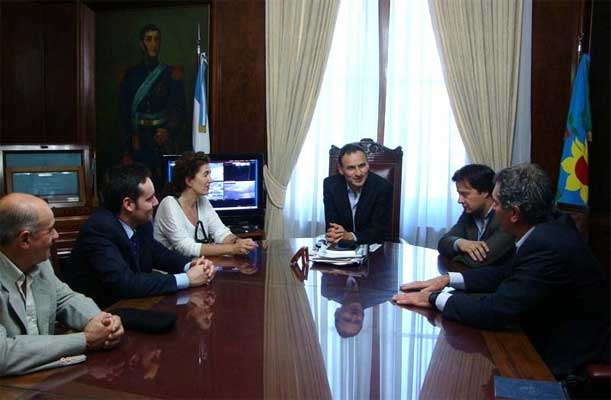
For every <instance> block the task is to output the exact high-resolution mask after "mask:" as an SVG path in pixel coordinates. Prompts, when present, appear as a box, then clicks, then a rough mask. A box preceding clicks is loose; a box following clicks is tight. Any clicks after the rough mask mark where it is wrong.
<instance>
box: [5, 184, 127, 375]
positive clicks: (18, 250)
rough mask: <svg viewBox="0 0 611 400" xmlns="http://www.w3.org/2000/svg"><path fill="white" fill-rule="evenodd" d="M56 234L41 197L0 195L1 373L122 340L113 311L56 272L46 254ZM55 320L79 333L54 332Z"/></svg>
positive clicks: (57, 362) (54, 362)
mask: <svg viewBox="0 0 611 400" xmlns="http://www.w3.org/2000/svg"><path fill="white" fill-rule="evenodd" d="M57 237H58V234H57V231H56V230H55V218H54V217H53V212H52V211H51V209H50V208H49V206H48V205H47V204H46V203H45V202H44V201H43V200H41V199H39V198H37V197H34V196H31V195H27V194H22V193H13V194H9V195H7V196H5V197H3V198H2V199H0V376H4V375H19V374H24V373H28V372H33V371H38V370H41V369H46V368H51V367H54V366H62V365H68V364H69V363H71V361H73V360H75V359H74V358H73V359H70V358H66V357H69V356H74V355H79V354H81V353H83V352H85V350H96V349H108V348H112V347H114V346H116V345H117V344H118V343H119V342H120V341H121V338H122V336H123V333H124V331H123V326H122V324H121V319H120V318H119V317H118V316H115V315H111V314H109V313H106V312H102V311H100V309H99V308H98V307H97V306H96V304H95V303H94V302H93V300H91V299H90V298H88V297H85V296H83V295H82V294H79V293H76V292H73V291H72V290H71V289H70V288H69V287H68V286H67V285H66V284H65V283H63V282H61V281H60V280H59V279H58V278H57V277H56V276H55V274H54V272H53V268H52V266H51V263H50V262H49V256H50V248H51V245H52V244H53V241H54V240H55V239H57ZM56 321H60V322H62V323H63V324H64V325H66V326H68V327H69V328H72V329H74V330H78V331H82V332H78V333H70V334H65V335H54V328H55V322H56ZM76 360H78V358H77V359H76Z"/></svg>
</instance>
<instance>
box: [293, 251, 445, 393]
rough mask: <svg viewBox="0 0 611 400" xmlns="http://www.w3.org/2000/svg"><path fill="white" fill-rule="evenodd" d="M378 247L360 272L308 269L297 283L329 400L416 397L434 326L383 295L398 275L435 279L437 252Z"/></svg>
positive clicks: (389, 292) (399, 278)
mask: <svg viewBox="0 0 611 400" xmlns="http://www.w3.org/2000/svg"><path fill="white" fill-rule="evenodd" d="M386 247H387V248H386V249H381V250H379V251H378V252H376V253H374V254H372V255H371V259H370V262H369V265H368V266H367V269H366V270H363V268H358V267H357V268H345V269H344V271H343V273H337V272H336V271H334V272H335V274H332V273H330V272H325V271H320V270H317V268H316V267H314V268H313V269H312V271H317V273H316V274H315V275H316V276H314V275H313V276H312V281H311V282H310V283H311V285H308V286H306V287H305V291H306V294H307V297H308V302H309V304H310V308H311V310H312V315H313V318H314V321H315V323H316V330H317V335H318V338H319V343H320V347H321V352H322V355H323V358H324V362H325V367H326V372H327V379H328V381H329V386H330V388H331V392H332V396H333V398H337V399H344V398H369V397H378V396H379V397H381V398H397V399H398V398H403V399H412V398H417V397H418V396H419V394H420V389H421V387H422V385H423V382H424V379H425V377H426V372H427V369H428V367H429V363H430V361H431V356H432V354H433V350H434V348H435V343H436V340H437V337H438V335H439V332H440V328H438V327H436V326H435V325H434V324H431V322H429V320H428V319H427V318H426V317H425V316H422V315H419V314H416V313H413V312H411V311H409V310H405V309H402V308H399V307H396V306H394V305H393V304H392V303H391V301H390V300H391V298H392V295H393V294H394V293H396V291H397V290H398V287H399V284H400V283H401V282H402V281H403V280H411V279H428V278H431V277H434V276H436V275H437V274H438V270H437V254H436V252H435V251H432V250H428V249H423V248H414V247H412V246H407V245H393V244H388V245H387V246H386ZM390 247H393V249H392V250H395V251H390ZM396 250H398V251H396ZM400 266H402V267H400ZM415 266H418V267H417V268H415Z"/></svg>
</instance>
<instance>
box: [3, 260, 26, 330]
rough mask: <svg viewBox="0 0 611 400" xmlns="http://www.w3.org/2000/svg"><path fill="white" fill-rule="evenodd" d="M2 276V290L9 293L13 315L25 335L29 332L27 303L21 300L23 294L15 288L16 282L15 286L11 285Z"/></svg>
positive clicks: (9, 302)
mask: <svg viewBox="0 0 611 400" xmlns="http://www.w3.org/2000/svg"><path fill="white" fill-rule="evenodd" d="M0 268H3V267H0ZM0 276H1V279H0V280H1V281H2V290H4V291H5V292H7V297H8V304H9V306H10V308H11V309H12V311H13V313H14V314H15V316H16V317H17V319H18V320H19V322H21V330H22V332H23V333H25V332H27V328H26V327H27V320H26V316H25V303H24V302H23V299H22V298H21V294H20V293H19V291H18V290H17V287H16V286H15V282H13V284H12V285H11V284H10V283H9V282H7V281H6V280H5V278H6V277H5V276H4V275H3V274H0Z"/></svg>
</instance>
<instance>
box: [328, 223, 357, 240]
mask: <svg viewBox="0 0 611 400" xmlns="http://www.w3.org/2000/svg"><path fill="white" fill-rule="evenodd" d="M325 239H326V240H327V242H329V243H331V244H337V242H339V241H340V240H342V239H345V240H352V239H353V238H352V233H350V232H348V231H346V229H345V228H344V227H343V226H341V225H339V224H336V223H333V222H331V223H330V224H329V229H327V234H326V237H325Z"/></svg>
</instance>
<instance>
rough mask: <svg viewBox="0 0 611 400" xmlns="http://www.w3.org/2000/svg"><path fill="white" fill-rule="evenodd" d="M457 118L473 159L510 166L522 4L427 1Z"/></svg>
mask: <svg viewBox="0 0 611 400" xmlns="http://www.w3.org/2000/svg"><path fill="white" fill-rule="evenodd" d="M429 9H430V11H431V19H432V22H433V29H434V31H435V34H436V36H437V44H438V48H439V50H440V57H441V60H442V65H443V69H444V76H445V81H446V86H447V88H448V94H449V97H450V103H451V105H452V111H453V112H454V118H455V119H456V124H457V125H458V130H459V131H460V136H461V138H462V140H463V142H464V144H465V148H466V150H467V154H468V155H469V158H470V159H471V161H473V162H476V163H483V164H487V165H489V166H490V167H492V168H493V169H495V170H498V169H500V168H504V167H507V166H509V165H510V163H511V151H512V145H513V131H514V125H515V121H516V107H517V95H518V70H519V61H520V35H521V31H522V29H521V24H522V0H429Z"/></svg>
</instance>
